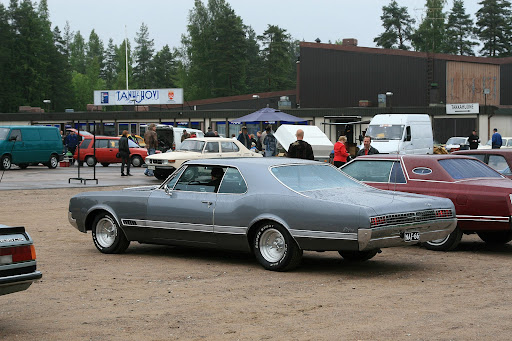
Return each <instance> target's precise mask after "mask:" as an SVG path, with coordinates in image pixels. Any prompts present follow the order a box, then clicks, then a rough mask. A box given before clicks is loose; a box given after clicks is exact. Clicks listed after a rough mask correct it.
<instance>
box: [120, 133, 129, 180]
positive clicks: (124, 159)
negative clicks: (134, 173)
mask: <svg viewBox="0 0 512 341" xmlns="http://www.w3.org/2000/svg"><path fill="white" fill-rule="evenodd" d="M119 156H121V176H131V174H130V147H129V145H128V130H123V136H121V138H120V139H119ZM125 165H126V174H124V166H125Z"/></svg>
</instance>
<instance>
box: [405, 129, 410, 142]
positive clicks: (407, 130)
mask: <svg viewBox="0 0 512 341" xmlns="http://www.w3.org/2000/svg"><path fill="white" fill-rule="evenodd" d="M405 141H411V127H406V128H405Z"/></svg>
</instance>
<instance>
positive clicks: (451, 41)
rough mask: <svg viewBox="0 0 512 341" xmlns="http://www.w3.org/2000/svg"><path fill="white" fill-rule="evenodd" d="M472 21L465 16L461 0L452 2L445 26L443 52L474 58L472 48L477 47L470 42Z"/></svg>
mask: <svg viewBox="0 0 512 341" xmlns="http://www.w3.org/2000/svg"><path fill="white" fill-rule="evenodd" d="M473 31H474V28H473V20H471V18H470V16H469V14H466V9H465V8H464V1H463V0H454V1H453V8H452V10H451V12H450V15H449V16H448V23H447V24H446V48H445V52H447V53H452V54H459V55H461V56H462V55H465V56H474V55H475V52H474V51H473V47H474V46H476V45H478V43H477V42H475V41H473V40H471V38H474V36H475V35H474V34H473Z"/></svg>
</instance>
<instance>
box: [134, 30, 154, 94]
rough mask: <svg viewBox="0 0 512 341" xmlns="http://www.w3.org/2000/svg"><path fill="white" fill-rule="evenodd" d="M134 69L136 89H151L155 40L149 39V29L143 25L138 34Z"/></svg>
mask: <svg viewBox="0 0 512 341" xmlns="http://www.w3.org/2000/svg"><path fill="white" fill-rule="evenodd" d="M135 42H136V43H137V45H136V46H135V51H134V57H135V66H134V68H133V82H134V84H135V87H137V88H141V89H147V88H150V72H151V66H152V64H151V63H152V59H153V53H154V51H155V50H154V48H153V46H154V42H153V39H149V31H148V27H147V26H146V25H145V24H144V23H142V25H141V26H140V30H139V32H138V33H137V34H136V38H135Z"/></svg>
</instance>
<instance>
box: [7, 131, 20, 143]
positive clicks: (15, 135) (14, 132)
mask: <svg viewBox="0 0 512 341" xmlns="http://www.w3.org/2000/svg"><path fill="white" fill-rule="evenodd" d="M13 136H14V137H16V141H22V140H21V130H19V129H13V130H12V131H11V135H10V136H9V139H10V138H11V137H13Z"/></svg>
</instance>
